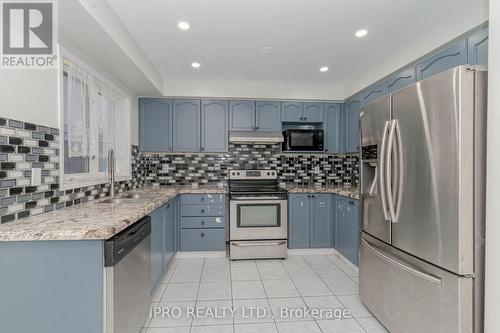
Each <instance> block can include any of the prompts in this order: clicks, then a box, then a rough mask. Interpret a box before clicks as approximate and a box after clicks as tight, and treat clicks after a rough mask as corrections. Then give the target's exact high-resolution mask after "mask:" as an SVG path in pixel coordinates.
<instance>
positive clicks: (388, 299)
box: [359, 233, 474, 333]
mask: <svg viewBox="0 0 500 333" xmlns="http://www.w3.org/2000/svg"><path fill="white" fill-rule="evenodd" d="M359 271H360V281H359V282H360V297H361V301H362V302H363V303H364V304H365V305H366V306H367V307H368V309H369V310H370V311H371V312H372V313H373V314H374V315H375V317H376V318H377V319H378V320H379V321H380V322H381V323H382V324H383V325H384V326H385V327H386V328H387V329H388V330H389V331H390V332H391V333H403V332H404V333H421V332H436V333H448V332H449V333H466V332H467V333H468V332H472V331H473V283H474V281H473V278H471V277H463V276H458V275H455V274H452V273H450V272H448V271H444V270H442V269H439V268H437V267H435V266H432V265H430V264H427V263H425V262H423V261H421V260H418V259H416V258H414V257H411V256H409V255H408V254H405V253H403V252H401V251H399V250H397V249H395V248H393V247H391V246H388V245H387V244H385V243H382V242H380V241H378V240H377V239H375V238H373V237H371V236H369V235H367V234H365V233H363V236H362V240H361V263H360V269H359Z"/></svg>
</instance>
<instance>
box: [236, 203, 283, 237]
mask: <svg viewBox="0 0 500 333" xmlns="http://www.w3.org/2000/svg"><path fill="white" fill-rule="evenodd" d="M230 206H231V208H230V212H229V218H230V230H229V238H230V240H268V239H286V238H287V233H288V203H287V200H286V199H281V198H276V199H273V198H272V197H269V198H266V199H263V198H262V197H242V198H241V199H233V198H231V200H230Z"/></svg>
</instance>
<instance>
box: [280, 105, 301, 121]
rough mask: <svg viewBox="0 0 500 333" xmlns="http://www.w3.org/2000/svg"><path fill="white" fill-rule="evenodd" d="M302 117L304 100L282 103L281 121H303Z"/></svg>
mask: <svg viewBox="0 0 500 333" xmlns="http://www.w3.org/2000/svg"><path fill="white" fill-rule="evenodd" d="M302 118H303V115H302V102H283V103H282V104H281V121H283V122H292V123H293V122H301V121H302Z"/></svg>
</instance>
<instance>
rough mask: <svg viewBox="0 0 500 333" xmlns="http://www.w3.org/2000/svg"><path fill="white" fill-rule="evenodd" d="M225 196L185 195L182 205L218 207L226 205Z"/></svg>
mask: <svg viewBox="0 0 500 333" xmlns="http://www.w3.org/2000/svg"><path fill="white" fill-rule="evenodd" d="M225 200H226V195H225V194H183V195H182V196H181V204H182V205H199V204H204V205H218V204H224V203H225Z"/></svg>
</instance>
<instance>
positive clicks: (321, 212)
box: [311, 194, 334, 248]
mask: <svg viewBox="0 0 500 333" xmlns="http://www.w3.org/2000/svg"><path fill="white" fill-rule="evenodd" d="M332 196H333V195H332V194H313V195H311V199H312V200H311V208H312V209H311V212H312V214H313V216H312V219H311V222H312V223H311V247H312V248H318V247H323V248H325V247H326V248H328V247H332V246H333V230H334V219H333V216H332Z"/></svg>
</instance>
